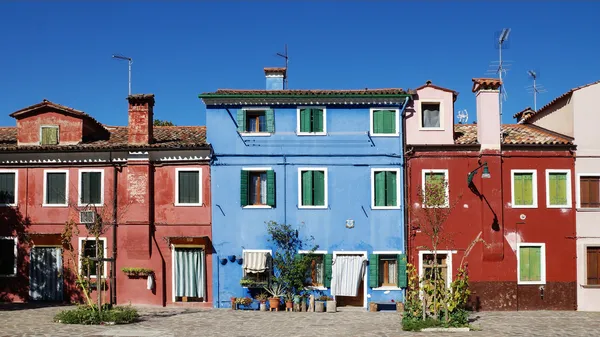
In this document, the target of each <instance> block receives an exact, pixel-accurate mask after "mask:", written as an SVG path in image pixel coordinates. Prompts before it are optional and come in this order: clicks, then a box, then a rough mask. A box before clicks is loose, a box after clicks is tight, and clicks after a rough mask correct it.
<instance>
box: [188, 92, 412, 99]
mask: <svg viewBox="0 0 600 337" xmlns="http://www.w3.org/2000/svg"><path fill="white" fill-rule="evenodd" d="M411 97H412V95H411V94H381V95H368V94H362V95H360V94H359V95H356V94H332V95H318V94H317V95H274V94H256V95H248V94H246V95H232V94H212V93H209V94H200V95H198V98H200V99H219V98H230V99H237V98H271V99H280V98H295V99H298V98H306V99H314V98H320V99H328V98H408V99H410V98H411Z"/></svg>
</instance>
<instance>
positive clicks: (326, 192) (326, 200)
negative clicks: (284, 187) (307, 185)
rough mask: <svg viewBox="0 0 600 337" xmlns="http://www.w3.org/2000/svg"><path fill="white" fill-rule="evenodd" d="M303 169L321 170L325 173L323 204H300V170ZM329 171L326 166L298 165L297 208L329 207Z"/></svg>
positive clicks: (302, 170)
mask: <svg viewBox="0 0 600 337" xmlns="http://www.w3.org/2000/svg"><path fill="white" fill-rule="evenodd" d="M304 171H323V172H324V174H325V181H324V184H325V200H324V201H325V205H323V206H304V205H302V172H304ZM328 185H329V173H328V171H327V167H299V168H298V208H299V209H328V208H329V187H328Z"/></svg>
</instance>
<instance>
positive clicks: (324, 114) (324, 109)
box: [296, 105, 327, 136]
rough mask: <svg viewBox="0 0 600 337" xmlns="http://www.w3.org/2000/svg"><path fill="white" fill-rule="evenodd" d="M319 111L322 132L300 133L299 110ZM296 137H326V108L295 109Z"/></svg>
mask: <svg viewBox="0 0 600 337" xmlns="http://www.w3.org/2000/svg"><path fill="white" fill-rule="evenodd" d="M307 108H308V109H321V110H323V131H322V132H300V110H301V109H307ZM296 135H298V136H327V108H326V107H324V106H310V105H308V106H298V107H296Z"/></svg>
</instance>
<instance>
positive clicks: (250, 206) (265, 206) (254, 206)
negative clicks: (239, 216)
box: [242, 205, 273, 209]
mask: <svg viewBox="0 0 600 337" xmlns="http://www.w3.org/2000/svg"><path fill="white" fill-rule="evenodd" d="M242 208H244V209H246V208H250V209H252V208H257V209H269V208H273V206H269V205H248V206H243V207H242Z"/></svg>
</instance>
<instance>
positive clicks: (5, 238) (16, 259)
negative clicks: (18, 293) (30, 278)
mask: <svg viewBox="0 0 600 337" xmlns="http://www.w3.org/2000/svg"><path fill="white" fill-rule="evenodd" d="M0 240H7V241H8V240H14V242H15V249H14V254H15V268H14V271H13V273H12V274H7V275H1V274H0V277H16V276H17V263H18V260H19V259H18V257H19V256H18V254H19V253H18V246H19V239H18V238H17V237H16V236H0Z"/></svg>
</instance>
